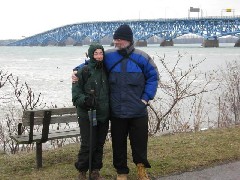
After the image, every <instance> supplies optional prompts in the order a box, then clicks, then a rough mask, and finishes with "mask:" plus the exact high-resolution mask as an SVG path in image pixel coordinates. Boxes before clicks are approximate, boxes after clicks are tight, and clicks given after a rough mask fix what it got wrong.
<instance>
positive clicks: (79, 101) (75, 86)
mask: <svg viewBox="0 0 240 180" xmlns="http://www.w3.org/2000/svg"><path fill="white" fill-rule="evenodd" d="M76 75H77V77H78V78H79V80H78V82H76V83H72V102H73V105H74V106H76V107H77V106H81V107H84V100H85V97H86V96H85V93H84V90H83V89H84V83H83V79H82V69H80V70H79V71H78V72H77V74H76Z"/></svg>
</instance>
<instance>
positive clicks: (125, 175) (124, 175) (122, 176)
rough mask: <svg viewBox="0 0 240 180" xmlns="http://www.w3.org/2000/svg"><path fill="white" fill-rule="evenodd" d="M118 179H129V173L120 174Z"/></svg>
mask: <svg viewBox="0 0 240 180" xmlns="http://www.w3.org/2000/svg"><path fill="white" fill-rule="evenodd" d="M117 180H127V174H118V175H117Z"/></svg>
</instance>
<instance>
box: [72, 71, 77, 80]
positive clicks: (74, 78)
mask: <svg viewBox="0 0 240 180" xmlns="http://www.w3.org/2000/svg"><path fill="white" fill-rule="evenodd" d="M76 74H77V71H73V73H72V83H76V82H77V81H78V77H77V76H76Z"/></svg>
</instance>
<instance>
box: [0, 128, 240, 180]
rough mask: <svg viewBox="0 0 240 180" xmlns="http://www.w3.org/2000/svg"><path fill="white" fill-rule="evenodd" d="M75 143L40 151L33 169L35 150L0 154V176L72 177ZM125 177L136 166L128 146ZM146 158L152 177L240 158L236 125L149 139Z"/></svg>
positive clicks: (110, 175)
mask: <svg viewBox="0 0 240 180" xmlns="http://www.w3.org/2000/svg"><path fill="white" fill-rule="evenodd" d="M78 150H79V144H71V145H67V146H64V147H63V148H59V149H55V150H47V151H44V152H43V168H41V169H40V170H37V169H36V164H35V152H31V153H19V154H16V155H6V154H2V153H0V179H4V180H5V179H6V180H7V179H15V180H16V179H21V180H22V179H26V180H28V179H29V180H30V179H31V180H33V179H38V180H40V179H44V180H45V179H76V177H77V174H78V173H77V171H76V170H75V167H74V165H73V164H74V162H75V160H76V156H77V153H78ZM128 152H129V154H128V158H129V161H128V162H129V167H130V170H131V171H130V174H129V179H130V180H135V179H136V167H135V165H134V164H133V163H132V158H131V150H130V149H129V151H128ZM148 157H149V161H150V163H151V165H152V168H151V169H148V173H149V175H150V177H151V178H152V179H154V178H156V177H161V176H167V175H170V174H175V173H181V172H185V171H193V170H196V169H202V168H206V167H211V166H215V165H217V164H221V163H226V162H229V161H236V160H240V127H239V126H236V127H232V128H222V129H214V130H207V131H202V132H197V133H180V134H174V135H164V136H160V137H154V138H149V148H148ZM101 174H102V175H103V176H104V177H105V178H106V179H114V178H115V175H116V173H115V170H114V168H113V166H112V149H111V142H107V143H106V145H105V149H104V167H103V169H102V170H101Z"/></svg>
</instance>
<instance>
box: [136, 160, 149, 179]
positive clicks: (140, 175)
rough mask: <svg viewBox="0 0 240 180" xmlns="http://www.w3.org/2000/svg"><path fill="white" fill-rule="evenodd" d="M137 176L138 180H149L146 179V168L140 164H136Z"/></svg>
mask: <svg viewBox="0 0 240 180" xmlns="http://www.w3.org/2000/svg"><path fill="white" fill-rule="evenodd" d="M137 174H138V180H150V179H149V178H148V175H147V172H146V168H145V167H144V165H143V164H142V163H139V164H137Z"/></svg>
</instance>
